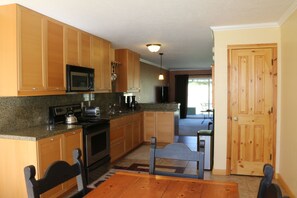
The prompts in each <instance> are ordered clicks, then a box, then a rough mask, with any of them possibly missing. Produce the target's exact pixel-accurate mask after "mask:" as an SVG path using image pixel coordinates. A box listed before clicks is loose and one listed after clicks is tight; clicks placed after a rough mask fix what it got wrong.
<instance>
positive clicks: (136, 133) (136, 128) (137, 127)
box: [133, 113, 142, 148]
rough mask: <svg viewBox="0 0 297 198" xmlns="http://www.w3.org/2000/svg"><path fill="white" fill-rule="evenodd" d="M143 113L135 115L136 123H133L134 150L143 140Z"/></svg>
mask: <svg viewBox="0 0 297 198" xmlns="http://www.w3.org/2000/svg"><path fill="white" fill-rule="evenodd" d="M141 115H142V114H141V113H138V114H135V115H134V116H133V117H134V119H133V120H134V122H133V148H135V147H137V146H138V145H139V144H140V143H142V140H141Z"/></svg>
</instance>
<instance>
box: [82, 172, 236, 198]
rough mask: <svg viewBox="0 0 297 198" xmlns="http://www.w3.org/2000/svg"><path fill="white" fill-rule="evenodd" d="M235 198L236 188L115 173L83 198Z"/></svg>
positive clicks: (215, 183) (145, 175)
mask: <svg viewBox="0 0 297 198" xmlns="http://www.w3.org/2000/svg"><path fill="white" fill-rule="evenodd" d="M95 197H96V198H101V197H104V198H109V197H117V198H118V197H119V198H120V197H121V198H136V197H137V198H140V197H141V198H146V197H147V198H159V197H163V198H173V197H183V198H185V197H191V198H192V197H203V198H227V197H228V198H238V197H239V191H238V184H237V183H235V182H224V181H214V180H203V179H191V178H183V177H172V176H160V175H149V174H143V173H137V172H123V171H119V172H116V173H115V174H114V175H112V176H111V177H110V178H109V179H107V180H106V181H104V182H103V183H101V184H100V185H99V186H97V187H96V188H95V189H93V190H92V191H91V192H89V193H88V194H87V195H86V196H85V198H95Z"/></svg>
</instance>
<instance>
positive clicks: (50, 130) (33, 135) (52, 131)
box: [0, 124, 81, 141]
mask: <svg viewBox="0 0 297 198" xmlns="http://www.w3.org/2000/svg"><path fill="white" fill-rule="evenodd" d="M80 128H81V125H66V124H57V125H42V126H37V127H29V128H24V129H18V130H14V131H6V132H2V131H0V138H4V139H15V140H30V141H37V140H40V139H43V138H47V137H50V136H53V135H57V134H62V133H65V132H67V131H69V130H75V129H80Z"/></svg>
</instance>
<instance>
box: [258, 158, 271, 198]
mask: <svg viewBox="0 0 297 198" xmlns="http://www.w3.org/2000/svg"><path fill="white" fill-rule="evenodd" d="M263 173H264V176H263V178H262V179H261V181H260V185H259V190H258V198H263V197H264V193H265V191H266V189H267V188H268V187H269V186H270V185H271V182H272V179H273V175H274V168H273V166H272V165H271V164H265V165H264V167H263Z"/></svg>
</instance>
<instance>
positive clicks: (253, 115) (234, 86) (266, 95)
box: [227, 44, 277, 176]
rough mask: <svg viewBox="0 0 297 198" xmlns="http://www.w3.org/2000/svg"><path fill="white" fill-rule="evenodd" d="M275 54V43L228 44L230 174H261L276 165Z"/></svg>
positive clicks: (228, 156)
mask: <svg viewBox="0 0 297 198" xmlns="http://www.w3.org/2000/svg"><path fill="white" fill-rule="evenodd" d="M276 57H277V54H276V44H267V45H242V46H238V45H237V46H229V47H228V65H229V67H228V74H229V76H228V143H227V145H228V146H227V171H228V172H229V173H230V174H240V175H256V176H261V175H263V166H264V164H265V163H269V164H272V165H275V134H276V112H277V111H276V96H277V94H276V87H277V86H276V82H277V80H276V78H277V63H276V60H277V59H276Z"/></svg>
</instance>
